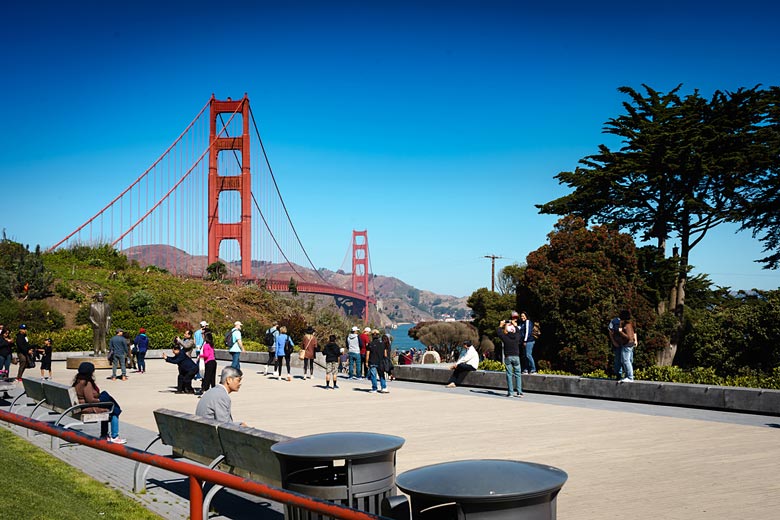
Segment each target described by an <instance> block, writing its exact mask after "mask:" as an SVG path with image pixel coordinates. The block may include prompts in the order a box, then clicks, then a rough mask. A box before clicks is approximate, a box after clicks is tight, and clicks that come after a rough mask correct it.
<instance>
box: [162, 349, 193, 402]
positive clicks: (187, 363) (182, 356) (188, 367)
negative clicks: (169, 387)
mask: <svg viewBox="0 0 780 520" xmlns="http://www.w3.org/2000/svg"><path fill="white" fill-rule="evenodd" d="M163 359H164V360H165V361H167V362H168V363H173V364H174V365H176V366H178V367H179V376H178V377H177V379H176V393H177V394H194V393H195V390H194V389H193V388H192V379H193V378H194V377H195V373H196V372H197V371H198V365H196V364H195V362H194V361H193V360H192V359H190V356H188V355H187V353H186V352H185V351H184V349H183V348H182V346H181V345H180V344H178V343H175V344H174V345H173V356H168V355H166V354H165V352H163Z"/></svg>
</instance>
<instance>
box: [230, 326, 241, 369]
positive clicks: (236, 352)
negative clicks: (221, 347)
mask: <svg viewBox="0 0 780 520" xmlns="http://www.w3.org/2000/svg"><path fill="white" fill-rule="evenodd" d="M241 327H242V323H241V322H240V321H237V322H235V323H234V324H233V328H232V329H231V330H230V332H228V333H227V334H225V346H226V347H228V352H230V355H231V356H232V357H233V361H232V363H230V366H231V367H233V368H235V369H236V370H241V361H240V359H241V353H242V352H243V351H244V343H243V341H241Z"/></svg>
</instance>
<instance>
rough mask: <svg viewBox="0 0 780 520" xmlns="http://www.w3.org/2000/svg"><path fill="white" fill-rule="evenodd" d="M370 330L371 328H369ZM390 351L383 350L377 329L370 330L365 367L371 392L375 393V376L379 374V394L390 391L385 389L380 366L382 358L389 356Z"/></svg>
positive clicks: (385, 384) (385, 385) (383, 376)
mask: <svg viewBox="0 0 780 520" xmlns="http://www.w3.org/2000/svg"><path fill="white" fill-rule="evenodd" d="M369 330H371V329H369ZM389 355H390V353H389V352H387V350H385V345H384V343H382V340H380V339H379V331H378V330H376V329H374V330H371V341H370V342H369V343H368V346H367V347H366V369H367V370H368V377H370V378H371V393H372V394H375V393H377V384H376V378H377V374H378V375H379V383H380V386H381V388H379V393H380V394H387V393H390V390H388V389H387V381H386V380H385V373H384V371H382V369H381V368H380V367H381V366H382V359H383V358H384V357H385V356H389Z"/></svg>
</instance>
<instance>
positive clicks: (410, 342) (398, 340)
mask: <svg viewBox="0 0 780 520" xmlns="http://www.w3.org/2000/svg"><path fill="white" fill-rule="evenodd" d="M414 326H415V324H414V323H405V324H403V325H398V328H396V329H387V333H388V334H390V335H391V336H393V348H394V349H395V350H397V351H398V352H406V351H407V350H409V349H410V348H412V347H414V348H416V349H418V350H419V349H422V350H425V345H423V344H422V343H420V342H419V341H417V340H416V339H412V338H410V337H409V329H411V328H412V327H414Z"/></svg>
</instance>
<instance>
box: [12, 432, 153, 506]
mask: <svg viewBox="0 0 780 520" xmlns="http://www.w3.org/2000/svg"><path fill="white" fill-rule="evenodd" d="M0 453H2V459H3V478H2V497H3V504H2V512H0V518H3V519H4V520H17V519H18V520H22V519H24V520H33V519H41V520H43V519H47V520H48V519H62V520H68V519H73V520H81V519H90V518H100V519H105V520H110V519H114V518H115V519H117V520H119V519H121V520H126V519H128V518H132V519H134V520H135V519H150V520H160V518H161V517H159V516H157V515H155V514H154V513H151V512H150V511H148V510H147V509H145V508H144V507H143V506H141V505H140V504H139V503H138V502H135V501H134V500H132V499H130V498H128V497H126V496H125V495H123V494H122V493H120V492H119V491H117V490H115V489H111V488H109V487H108V486H106V485H105V484H102V483H100V482H98V481H97V480H95V479H93V478H92V477H89V476H87V475H85V474H84V473H82V472H81V471H79V470H77V469H75V468H73V467H71V466H69V465H68V464H66V463H64V462H62V461H61V460H59V459H57V458H55V457H54V456H52V455H50V454H49V453H47V452H45V451H44V450H42V449H40V448H38V447H37V446H33V445H32V444H30V443H28V442H26V441H25V440H23V439H20V438H19V437H17V436H16V435H14V434H13V433H11V432H9V431H8V430H6V429H2V428H0Z"/></svg>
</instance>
